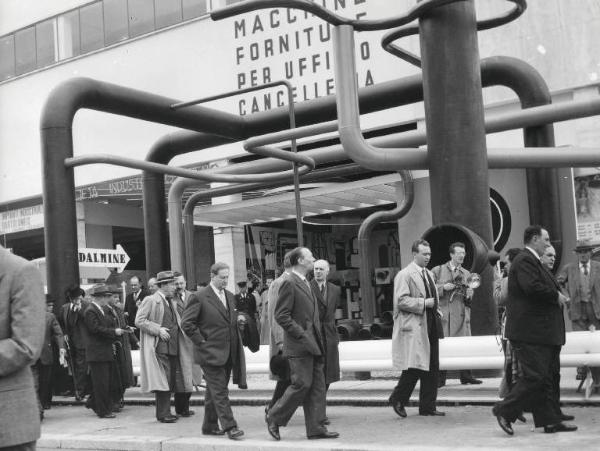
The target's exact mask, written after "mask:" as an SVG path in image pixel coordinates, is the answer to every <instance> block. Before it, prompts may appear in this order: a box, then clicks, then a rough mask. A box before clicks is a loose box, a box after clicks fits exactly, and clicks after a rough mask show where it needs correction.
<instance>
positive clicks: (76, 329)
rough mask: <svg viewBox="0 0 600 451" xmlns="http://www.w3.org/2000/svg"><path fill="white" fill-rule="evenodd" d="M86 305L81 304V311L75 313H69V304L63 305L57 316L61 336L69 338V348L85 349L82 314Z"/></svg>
mask: <svg viewBox="0 0 600 451" xmlns="http://www.w3.org/2000/svg"><path fill="white" fill-rule="evenodd" d="M87 306H88V303H87V302H82V303H81V309H80V310H79V311H77V312H73V311H71V303H70V302H66V303H65V304H63V306H62V308H61V311H60V315H59V316H58V322H59V323H60V327H61V328H62V331H63V334H64V335H68V337H69V346H71V347H75V348H76V349H85V337H86V330H85V320H84V318H83V313H84V312H85V309H86V308H87Z"/></svg>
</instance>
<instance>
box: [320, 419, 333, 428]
mask: <svg viewBox="0 0 600 451" xmlns="http://www.w3.org/2000/svg"><path fill="white" fill-rule="evenodd" d="M330 424H331V421H329V418H327V417H325V419H324V420H323V421H321V425H323V426H329V425H330Z"/></svg>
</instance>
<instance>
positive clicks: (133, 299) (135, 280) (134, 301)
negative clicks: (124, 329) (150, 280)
mask: <svg viewBox="0 0 600 451" xmlns="http://www.w3.org/2000/svg"><path fill="white" fill-rule="evenodd" d="M129 286H130V287H131V292H130V293H129V294H128V295H127V296H126V297H125V308H124V312H125V319H126V320H127V325H128V326H131V327H135V315H136V314H137V310H138V307H139V305H140V304H141V303H142V301H143V300H144V298H145V297H146V296H148V295H149V294H150V292H149V291H147V290H146V289H145V288H143V287H142V284H141V283H140V279H139V277H137V276H133V277H132V278H131V279H129ZM135 336H136V337H137V338H138V339H139V338H140V332H139V330H137V329H136V330H135Z"/></svg>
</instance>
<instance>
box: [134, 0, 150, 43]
mask: <svg viewBox="0 0 600 451" xmlns="http://www.w3.org/2000/svg"><path fill="white" fill-rule="evenodd" d="M153 30H154V0H129V35H130V36H131V37H134V36H139V35H141V34H144V33H148V32H150V31H153Z"/></svg>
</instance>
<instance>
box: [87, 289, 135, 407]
mask: <svg viewBox="0 0 600 451" xmlns="http://www.w3.org/2000/svg"><path fill="white" fill-rule="evenodd" d="M115 290H116V289H115V288H111V287H109V286H108V285H106V284H103V283H100V284H96V285H94V286H93V287H91V288H90V296H92V302H90V304H89V305H88V306H87V307H86V309H85V311H84V312H83V317H84V321H85V326H86V340H85V342H86V347H85V356H86V360H87V363H88V366H89V368H90V377H91V380H92V390H91V392H92V393H91V395H90V397H89V398H88V400H87V402H86V407H88V408H91V409H92V410H93V411H94V412H95V413H96V415H98V416H99V417H100V418H115V414H114V412H113V411H114V410H115V399H116V397H117V394H116V392H117V391H118V382H117V381H116V380H115V374H116V364H117V363H116V360H115V353H114V350H113V343H114V342H115V341H116V340H117V339H118V337H120V336H121V335H123V334H125V333H127V330H126V329H122V328H120V327H117V325H116V324H115V322H114V321H113V319H112V318H111V317H110V316H109V315H108V314H107V313H106V311H105V308H106V306H107V305H108V303H109V302H110V300H111V298H112V296H113V293H114V291H115Z"/></svg>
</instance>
